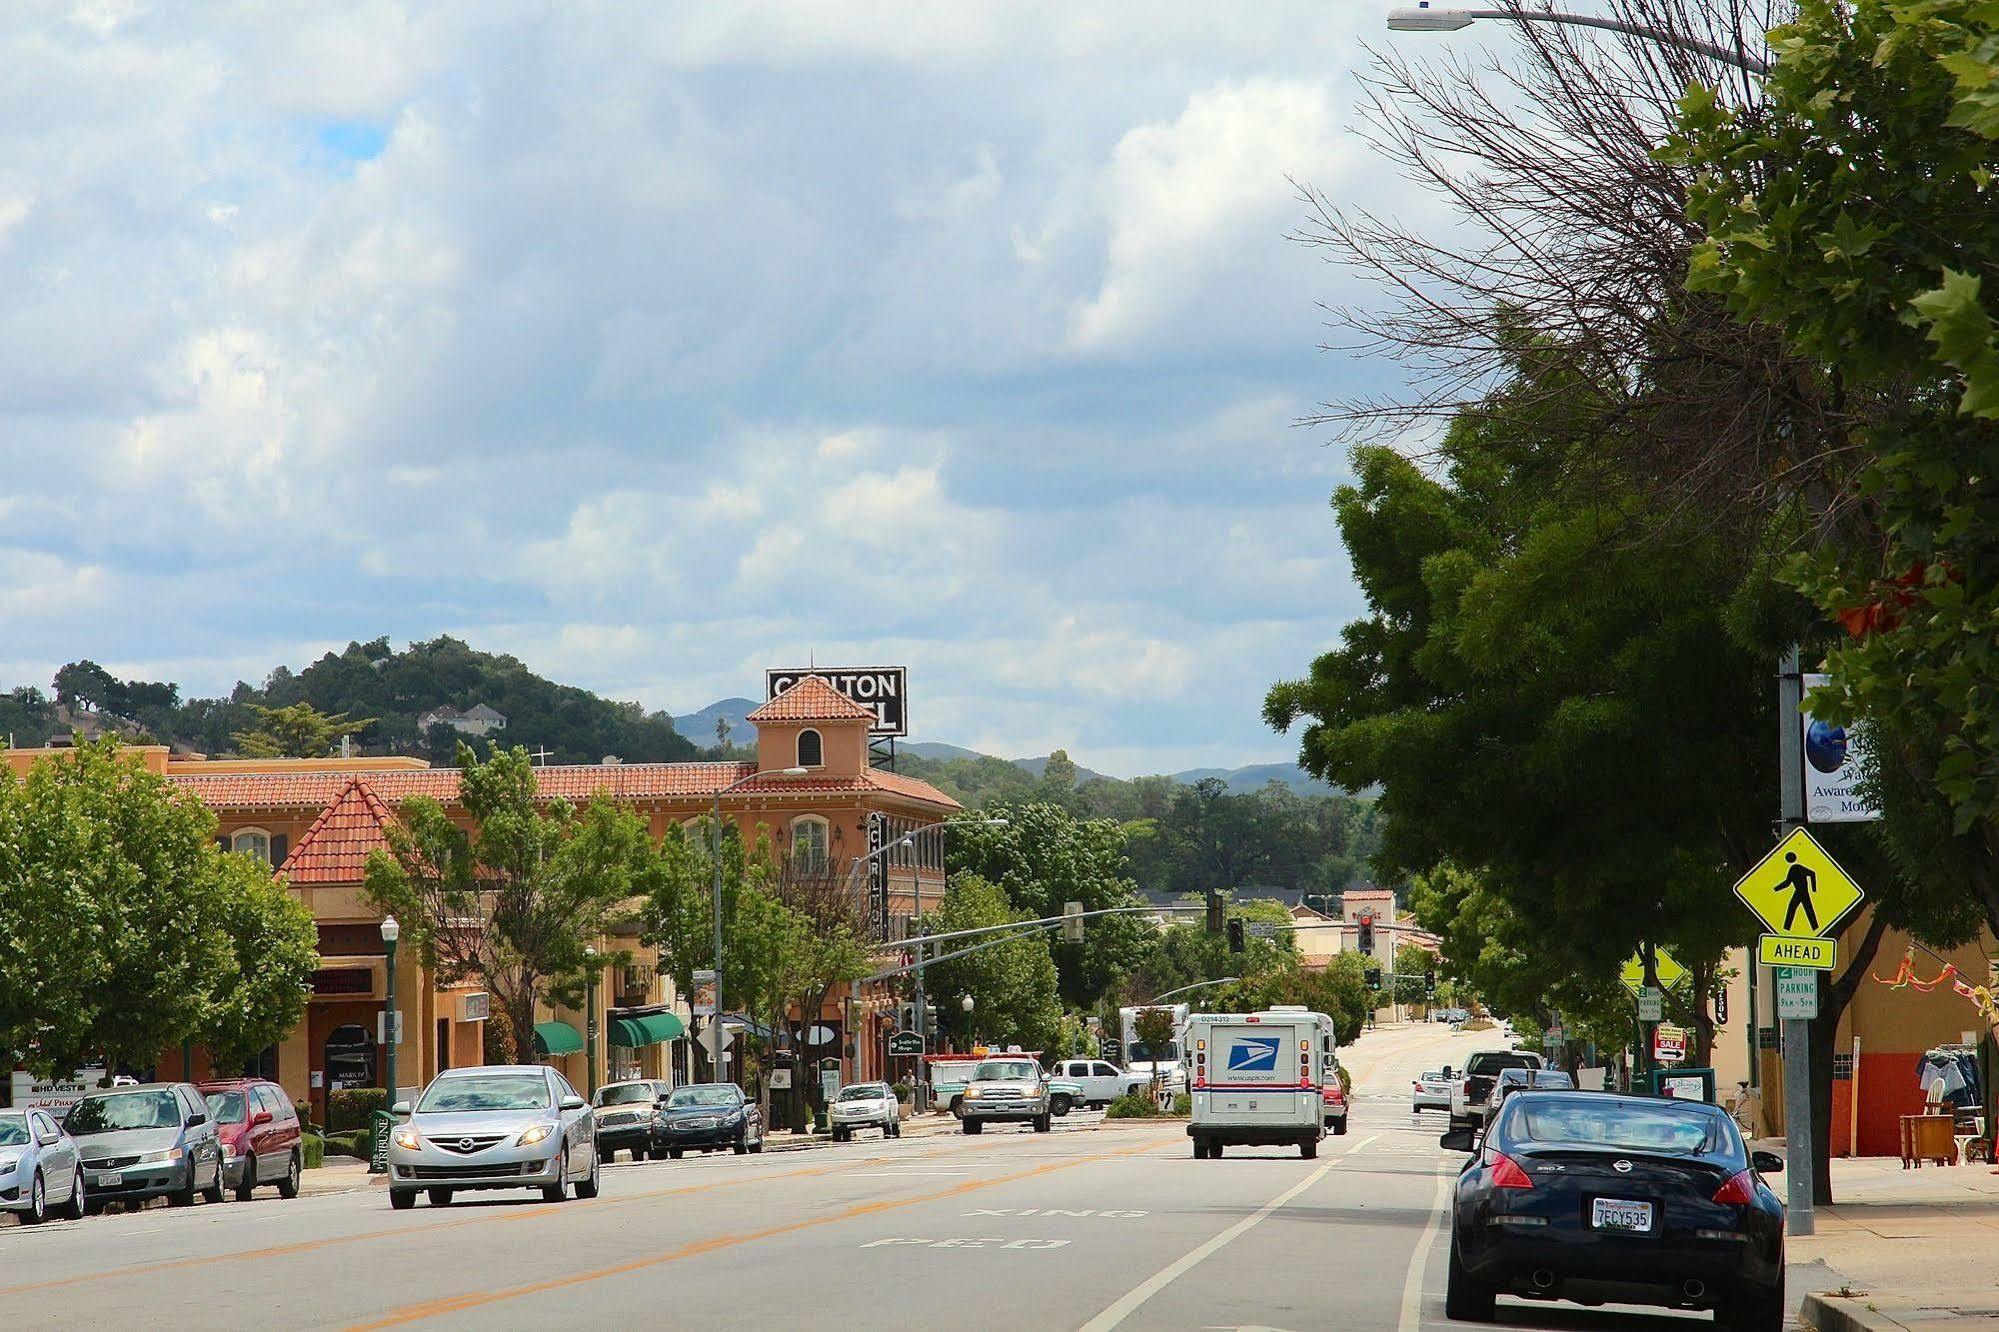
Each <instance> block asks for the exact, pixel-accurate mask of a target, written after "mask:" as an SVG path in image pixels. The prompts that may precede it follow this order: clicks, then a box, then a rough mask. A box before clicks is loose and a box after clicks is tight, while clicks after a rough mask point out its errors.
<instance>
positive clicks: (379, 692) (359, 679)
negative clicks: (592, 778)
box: [0, 637, 698, 764]
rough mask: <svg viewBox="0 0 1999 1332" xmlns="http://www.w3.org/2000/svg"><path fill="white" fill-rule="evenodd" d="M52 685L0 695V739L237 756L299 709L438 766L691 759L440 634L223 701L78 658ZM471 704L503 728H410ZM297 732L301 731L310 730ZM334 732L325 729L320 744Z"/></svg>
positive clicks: (666, 739)
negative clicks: (539, 756) (522, 758)
mask: <svg viewBox="0 0 1999 1332" xmlns="http://www.w3.org/2000/svg"><path fill="white" fill-rule="evenodd" d="M52 683H53V685H54V693H53V694H52V695H50V694H45V693H43V692H42V691H41V690H40V689H39V688H36V687H33V686H22V687H19V688H16V689H14V690H12V691H11V692H9V693H7V694H4V695H0V737H5V736H8V735H10V734H11V736H12V743H13V744H16V745H20V746H31V745H38V744H43V743H46V742H47V740H48V739H49V737H50V736H52V735H55V734H60V733H65V732H66V731H67V730H68V729H69V728H70V727H71V726H73V725H77V724H79V723H84V724H87V726H88V728H89V729H92V730H98V729H102V730H108V731H112V732H115V733H117V734H118V735H120V736H121V737H122V738H124V739H126V740H128V741H146V740H153V741H158V742H160V743H165V744H170V745H173V746H174V747H176V748H179V749H187V750H193V751H197V752H200V753H205V754H233V753H238V752H244V741H243V740H242V739H239V737H245V736H257V737H263V736H268V735H269V734H270V724H271V719H272V716H273V714H275V713H283V712H285V710H288V709H296V708H298V707H299V705H302V704H303V705H309V706H310V708H311V709H313V710H315V711H316V712H318V713H322V714H330V715H331V716H333V717H336V718H348V719H352V721H353V722H355V723H359V722H362V721H364V720H365V725H361V726H359V729H358V730H355V731H354V732H353V735H352V739H351V741H350V744H351V746H352V750H353V752H356V753H361V754H411V755H416V756H418V757H422V758H427V759H429V760H430V761H431V762H433V763H437V764H449V763H451V762H453V761H454V755H455V753H456V746H457V744H458V743H459V742H460V741H461V740H462V741H465V742H466V743H469V744H471V745H472V746H473V748H474V749H475V750H478V751H479V752H480V753H481V754H482V755H483V754H486V753H489V752H490V750H491V748H492V745H493V744H494V743H497V742H504V743H506V744H508V745H524V746H526V747H527V748H529V749H538V748H546V749H547V750H548V751H549V761H550V762H554V763H595V762H597V761H599V760H600V759H602V758H604V757H605V756H606V755H616V756H617V757H618V758H621V759H623V760H625V761H626V762H630V763H655V762H674V761H679V760H686V759H692V758H695V757H697V756H698V755H697V751H696V747H695V744H694V742H693V741H690V740H689V739H687V737H685V736H683V735H681V734H680V733H679V732H678V731H676V730H675V729H674V726H673V719H672V718H671V717H670V716H668V715H667V714H666V713H663V712H648V711H646V709H645V708H644V707H643V706H641V705H640V704H637V703H618V702H612V701H611V700H609V699H605V698H601V697H599V696H598V695H596V694H593V693H591V692H590V691H588V690H586V689H577V688H575V687H573V686H570V685H560V684H556V683H555V682H553V681H551V680H546V679H543V678H542V677H541V676H539V675H536V674H535V673H534V672H533V671H530V670H529V669H528V668H527V667H526V666H525V665H523V664H522V663H521V661H520V660H519V659H518V658H515V657H511V656H507V655H504V654H501V655H495V654H493V653H490V652H480V651H477V650H475V649H474V648H472V647H470V646H468V645H467V644H465V643H463V642H461V641H460V640H458V639H455V638H449V637H440V638H435V639H432V640H430V641H429V642H425V643H412V644H410V645H409V646H408V647H407V648H405V649H404V650H403V651H401V652H396V651H393V650H391V649H390V647H389V640H388V639H387V638H386V637H383V638H377V639H375V640H373V641H372V642H368V643H349V644H348V645H347V647H346V649H345V650H344V651H342V652H337V653H335V652H329V653H327V654H326V655H325V656H323V657H321V658H320V659H319V660H318V661H315V662H313V663H312V664H311V665H309V666H307V667H306V668H305V669H304V670H301V671H298V672H293V671H292V670H291V669H290V668H289V667H286V666H279V667H277V668H276V669H275V670H273V671H272V672H271V673H270V675H268V676H267V677H265V679H264V682H263V684H262V685H260V686H257V685H251V684H248V683H246V682H241V681H239V682H238V683H237V685H236V687H235V688H234V689H233V690H231V691H230V693H229V695H228V696H227V697H226V698H190V699H182V698H181V696H180V687H179V686H178V685H176V684H170V683H162V682H153V681H141V680H120V679H118V678H116V677H115V676H113V675H112V674H111V673H110V672H109V671H107V670H105V669H104V668H103V667H101V666H99V665H97V664H96V663H95V662H92V661H88V660H85V661H78V662H72V663H70V664H69V665H67V666H64V667H63V668H62V669H61V670H59V671H57V672H56V675H55V679H54V681H53V682H52ZM480 703H483V704H485V705H486V706H487V707H489V708H492V709H493V710H494V711H496V712H498V713H500V714H502V715H503V716H504V717H505V718H506V725H505V727H504V729H496V730H493V731H492V732H490V733H489V735H487V736H485V737H480V736H473V735H466V734H463V733H461V732H460V731H459V730H457V729H455V728H453V727H452V726H450V725H449V724H447V723H444V722H433V723H432V724H431V725H430V726H429V727H427V728H419V726H418V724H417V723H418V718H420V717H422V716H424V715H425V714H426V713H430V712H433V711H434V710H437V709H440V708H453V709H457V710H459V711H463V710H465V709H467V708H470V707H473V706H474V705H476V704H480ZM290 715H292V716H294V717H297V716H299V715H300V714H297V713H292V714H290ZM301 729H302V731H303V733H306V734H310V733H312V729H313V728H311V727H305V728H301ZM342 729H344V728H342V727H340V726H335V727H333V728H332V729H331V730H330V731H329V732H327V744H328V746H329V747H331V745H332V744H334V743H337V737H338V732H339V731H340V730H342Z"/></svg>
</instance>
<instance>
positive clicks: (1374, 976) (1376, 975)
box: [1367, 967, 1381, 990]
mask: <svg viewBox="0 0 1999 1332" xmlns="http://www.w3.org/2000/svg"><path fill="white" fill-rule="evenodd" d="M1367 988H1368V989H1370V990H1378V989H1380V988H1381V968H1380V967H1369V968H1368V969H1367Z"/></svg>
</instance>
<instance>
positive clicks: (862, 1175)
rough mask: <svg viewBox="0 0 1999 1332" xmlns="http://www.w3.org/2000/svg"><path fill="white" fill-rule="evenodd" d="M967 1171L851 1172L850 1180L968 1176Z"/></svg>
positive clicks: (968, 1172)
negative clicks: (922, 1176) (920, 1176)
mask: <svg viewBox="0 0 1999 1332" xmlns="http://www.w3.org/2000/svg"><path fill="white" fill-rule="evenodd" d="M971 1173H972V1172H971V1171H969V1170H853V1171H849V1172H848V1177H849V1178H851V1179H908V1178H910V1177H911V1176H914V1175H969V1174H971Z"/></svg>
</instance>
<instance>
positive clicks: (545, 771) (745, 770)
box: [167, 763, 958, 857]
mask: <svg viewBox="0 0 1999 1332" xmlns="http://www.w3.org/2000/svg"><path fill="white" fill-rule="evenodd" d="M755 772H756V767H755V766H754V765H753V764H748V763H579V764H565V765H557V766H550V767H545V768H536V769H535V770H534V773H535V779H536V782H537V784H538V786H539V794H540V796H541V798H542V799H544V800H555V799H563V800H569V801H572V802H576V803H581V802H582V801H585V800H588V799H589V798H590V797H591V796H592V795H594V794H596V793H597V792H599V791H602V792H603V793H605V794H606V795H608V796H610V797H612V798H613V799H616V800H670V799H676V798H678V799H686V798H690V797H692V798H694V799H707V798H710V797H712V796H714V794H715V793H716V792H718V791H721V790H723V789H724V788H726V787H729V786H733V785H735V784H736V783H737V782H740V781H742V780H743V779H744V778H745V777H749V776H752V775H754V774H755ZM167 780H168V781H170V782H172V783H173V784H174V785H175V786H178V787H180V788H181V789H182V790H184V791H187V792H189V793H191V794H192V795H194V796H195V797H197V798H198V799H199V800H200V801H201V802H202V803H203V804H205V805H207V806H208V807H209V808H211V809H272V810H276V809H326V808H327V807H328V806H330V805H332V804H333V803H334V802H335V801H337V800H340V799H341V798H342V797H343V795H344V794H345V792H346V789H347V787H348V786H349V785H350V784H351V783H353V782H356V781H359V782H361V783H363V784H364V785H366V786H367V787H368V788H369V790H370V791H371V792H372V793H373V794H374V795H375V796H376V797H378V798H379V800H380V801H381V803H383V804H384V805H386V806H387V807H388V808H390V809H394V808H395V807H396V806H397V805H400V804H401V803H402V802H403V801H404V800H407V799H408V798H409V797H411V796H417V795H424V796H429V797H431V798H432V799H434V800H438V801H441V802H444V803H446V804H449V803H450V802H451V801H453V800H455V799H456V798H457V795H458V769H456V768H381V769H372V770H368V771H362V772H355V771H346V772H324V771H319V772H218V773H203V772H177V773H171V774H169V775H168V777H167ZM869 792H875V793H880V794H883V795H891V796H897V797H900V798H902V799H905V800H915V801H921V802H923V803H925V804H931V805H938V806H942V807H943V808H945V809H956V808H958V802H957V801H955V800H953V799H952V798H951V797H950V796H947V795H945V794H944V793H943V792H942V791H940V790H938V789H937V788H936V787H934V786H932V785H930V783H928V782H922V781H918V780H917V779H916V778H914V777H904V776H901V775H899V774H897V773H892V772H884V771H882V770H880V769H878V768H870V769H867V770H866V771H864V772H862V773H861V774H860V775H858V776H848V777H836V776H831V775H819V774H815V775H813V776H810V777H782V776H776V775H772V776H766V777H761V778H758V779H757V780H756V781H754V782H750V783H749V784H747V785H745V786H742V787H739V788H737V793H738V794H742V795H759V796H771V795H788V794H800V795H827V794H862V793H869ZM310 835H311V834H310V833H308V834H307V836H310ZM303 846H304V841H303V839H301V841H300V847H301V848H302V847H303ZM292 854H293V856H294V857H296V855H297V854H298V852H297V851H296V850H294V851H293V853H292Z"/></svg>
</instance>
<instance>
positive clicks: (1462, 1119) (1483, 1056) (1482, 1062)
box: [1451, 1050, 1545, 1128]
mask: <svg viewBox="0 0 1999 1332" xmlns="http://www.w3.org/2000/svg"><path fill="white" fill-rule="evenodd" d="M1544 1066H1545V1061H1544V1060H1543V1059H1542V1058H1541V1056H1540V1055H1537V1054H1530V1053H1528V1052H1527V1051H1525V1050H1481V1051H1480V1052H1479V1053H1477V1054H1475V1055H1473V1056H1472V1057H1471V1059H1470V1060H1468V1061H1467V1062H1466V1064H1465V1075H1464V1077H1462V1078H1460V1079H1459V1080H1458V1083H1457V1085H1456V1086H1454V1087H1453V1088H1451V1127H1452V1128H1465V1127H1468V1126H1472V1127H1475V1126H1476V1125H1477V1124H1478V1123H1479V1122H1480V1120H1481V1119H1483V1117H1484V1115H1485V1103H1486V1101H1487V1100H1488V1099H1489V1098H1490V1097H1491V1096H1492V1084H1493V1083H1495V1082H1497V1081H1498V1080H1499V1074H1500V1071H1501V1070H1502V1069H1508V1068H1541V1067H1544Z"/></svg>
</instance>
